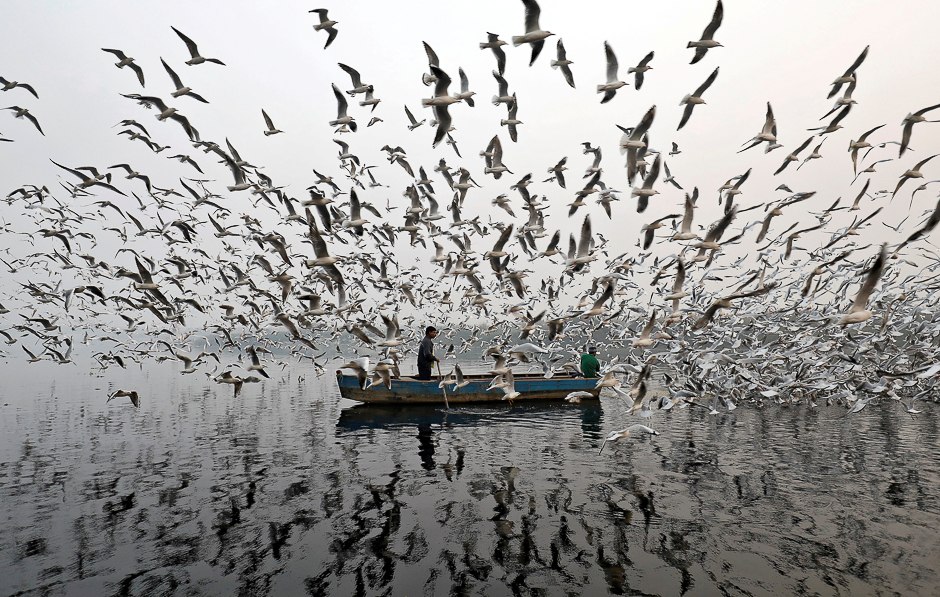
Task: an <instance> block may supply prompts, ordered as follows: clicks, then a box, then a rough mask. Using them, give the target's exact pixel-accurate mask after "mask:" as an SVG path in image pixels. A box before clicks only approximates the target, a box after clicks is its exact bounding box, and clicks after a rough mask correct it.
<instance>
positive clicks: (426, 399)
mask: <svg viewBox="0 0 940 597" xmlns="http://www.w3.org/2000/svg"><path fill="white" fill-rule="evenodd" d="M464 380H469V381H470V383H469V384H467V385H466V386H464V387H462V388H459V389H457V390H453V389H452V388H453V385H448V387H447V401H448V402H449V403H450V404H464V403H467V402H500V401H502V400H503V396H504V394H503V392H502V390H490V391H486V388H487V387H489V385H490V382H491V381H492V380H493V376H492V375H467V376H465V377H464ZM336 381H337V384H338V385H339V391H340V394H341V395H342V396H343V398H349V399H350V400H356V401H359V402H367V403H371V404H375V403H383V404H428V403H436V404H443V403H444V391H443V390H442V389H441V388H439V387H438V384H439V383H440V380H437V379H432V380H429V381H421V380H418V379H415V378H414V377H400V378H397V379H393V380H392V384H391V385H392V387H391V388H390V389H389V388H386V387H385V386H384V385H382V384H379V385H376V386H371V387H369V388H367V389H363V388H360V387H359V380H358V379H357V378H356V376H355V375H347V374H344V373H342V372H341V371H339V372H337V375H336ZM595 385H597V379H585V378H583V377H552V378H551V379H545V377H544V376H543V375H539V374H536V373H533V374H525V373H520V374H519V375H516V376H515V388H516V391H517V392H519V396H518V397H517V398H514V399H513V402H517V401H520V400H562V399H564V397H565V396H567V395H568V394H570V393H571V392H590V394H591V398H585V399H586V400H590V399H595V400H596V399H597V397H598V396H599V395H600V392H601V390H600V388H595V387H594V386H595Z"/></svg>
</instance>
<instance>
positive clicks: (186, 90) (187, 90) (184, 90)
mask: <svg viewBox="0 0 940 597" xmlns="http://www.w3.org/2000/svg"><path fill="white" fill-rule="evenodd" d="M160 62H162V63H163V68H164V69H165V70H166V73H167V74H168V75H170V79H171V80H172V81H173V85H175V86H176V91H173V92H171V93H170V95H172V96H173V97H180V96H181V95H188V96H189V97H191V98H193V99H194V100H197V101H200V102H202V103H204V104H208V103H209V102H208V101H206V99H205V98H204V97H202V96H201V95H199V94H198V93H193V90H192V88H191V87H186V86H185V85H183V81H182V79H180V78H179V75H177V74H176V71H174V70H173V69H172V68H170V65H169V64H167V63H166V61H165V60H163V58H161V59H160Z"/></svg>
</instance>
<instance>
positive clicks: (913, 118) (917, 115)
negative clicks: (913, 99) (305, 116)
mask: <svg viewBox="0 0 940 597" xmlns="http://www.w3.org/2000/svg"><path fill="white" fill-rule="evenodd" d="M937 108H940V104H934V105H933V106H928V107H926V108H924V109H923V110H918V111H917V112H914V113H913V114H908V115H907V116H905V117H904V122H902V123H901V124H902V125H904V132H903V134H902V135H901V150H900V151H899V152H898V157H901V156H902V155H904V151H905V150H906V149H907V146H908V144H909V143H910V142H911V131H912V130H913V129H914V125H915V124H917V123H918V122H926V121H927V119H926V118H925V117H924V114H926V113H927V112H930V111H931V110H936V109H937ZM37 126H38V125H37Z"/></svg>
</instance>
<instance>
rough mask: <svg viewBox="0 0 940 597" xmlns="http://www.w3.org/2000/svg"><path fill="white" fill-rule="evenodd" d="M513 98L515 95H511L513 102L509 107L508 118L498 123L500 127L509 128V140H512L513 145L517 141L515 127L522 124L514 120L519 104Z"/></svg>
mask: <svg viewBox="0 0 940 597" xmlns="http://www.w3.org/2000/svg"><path fill="white" fill-rule="evenodd" d="M515 97H516V96H515V94H513V102H512V103H511V104H510V105H509V118H507V119H501V120H500V121H499V124H500V126H508V127H509V138H510V139H512V141H513V143H515V142H517V141H518V140H519V139H518V132H517V131H516V125H519V124H522V121H521V120H519V119H517V118H516V113H517V112H518V111H519V102H517V101H516V100H515Z"/></svg>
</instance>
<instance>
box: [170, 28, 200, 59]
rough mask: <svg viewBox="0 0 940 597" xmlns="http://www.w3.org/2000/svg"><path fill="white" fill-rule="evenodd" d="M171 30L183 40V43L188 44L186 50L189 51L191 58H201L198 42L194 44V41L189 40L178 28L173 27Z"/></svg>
mask: <svg viewBox="0 0 940 597" xmlns="http://www.w3.org/2000/svg"><path fill="white" fill-rule="evenodd" d="M170 29H172V30H173V31H175V32H176V34H177V35H179V36H180V39H181V40H183V43H185V44H186V48H187V49H188V50H189V54H190V56H191V57H193V58H195V57H196V56H199V48H198V47H196V42H194V41H193V40H191V39H189V38H188V37H186V36H185V35H183V34H182V33H180V31H179V29H177V28H176V27H173V26H171V27H170Z"/></svg>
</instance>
